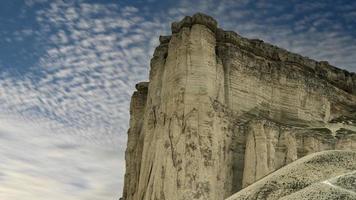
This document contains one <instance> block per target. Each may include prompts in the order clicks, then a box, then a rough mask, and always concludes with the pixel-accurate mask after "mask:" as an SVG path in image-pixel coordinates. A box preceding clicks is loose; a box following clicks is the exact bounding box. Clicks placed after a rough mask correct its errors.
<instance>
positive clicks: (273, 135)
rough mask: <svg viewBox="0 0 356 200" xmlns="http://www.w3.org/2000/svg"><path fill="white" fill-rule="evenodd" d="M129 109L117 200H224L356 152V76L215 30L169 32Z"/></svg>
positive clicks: (194, 21) (179, 26)
mask: <svg viewBox="0 0 356 200" xmlns="http://www.w3.org/2000/svg"><path fill="white" fill-rule="evenodd" d="M149 79H150V80H149V83H139V84H138V85H137V86H136V88H137V91H136V92H135V93H134V95H133V97H132V102H131V111H130V112H131V120H130V129H129V131H128V147H127V151H126V175H125V186H124V193H123V199H125V200H153V199H155V200H165V199H167V200H171V199H177V200H185V199H196V200H203V199H204V200H219V199H225V198H226V197H228V196H230V195H231V194H233V193H235V192H237V191H239V190H240V189H242V188H243V187H246V186H248V185H250V184H252V183H254V182H255V181H257V180H258V179H260V178H262V177H264V176H266V175H267V174H269V173H271V172H273V171H275V170H277V169H279V168H280V167H282V166H284V165H286V164H288V163H291V162H293V161H295V160H297V159H298V158H300V157H303V156H305V155H307V154H310V153H313V152H318V151H323V150H329V149H356V127H355V122H354V121H352V120H354V119H356V116H354V113H355V111H356V75H355V74H354V73H349V72H346V71H344V70H341V69H337V68H335V67H333V66H330V65H329V64H328V63H327V62H317V61H314V60H311V59H309V58H305V57H302V56H300V55H297V54H293V53H290V52H287V51H286V50H283V49H280V48H278V47H275V46H273V45H270V44H266V43H264V42H263V41H260V40H250V39H246V38H243V37H241V36H239V35H237V34H236V33H234V32H229V31H224V30H222V29H219V28H218V26H217V22H216V21H215V20H214V19H213V18H211V17H209V16H206V15H204V14H196V15H194V16H192V17H185V18H184V19H183V20H182V21H180V22H175V23H173V24H172V35H171V36H161V37H160V45H159V46H158V47H157V48H156V50H155V52H154V55H153V58H152V60H151V70H150V76H149Z"/></svg>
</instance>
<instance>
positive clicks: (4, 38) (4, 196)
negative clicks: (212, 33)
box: [0, 0, 356, 200]
mask: <svg viewBox="0 0 356 200" xmlns="http://www.w3.org/2000/svg"><path fill="white" fill-rule="evenodd" d="M196 12H204V13H207V14H209V15H211V16H213V17H214V18H215V19H217V20H218V22H219V26H220V27H222V28H224V29H225V30H233V31H235V32H237V33H238V34H240V35H242V36H244V37H248V38H259V39H262V40H264V41H266V42H269V43H272V44H275V45H277V46H280V47H282V48H285V49H287V50H290V51H292V52H295V53H300V54H302V55H304V56H308V57H310V58H313V59H316V60H327V61H329V63H331V64H332V65H335V66H337V67H339V68H343V69H346V70H349V71H353V72H356V20H355V19H356V1H352V0H338V1H335V0H324V1H302V0H290V1H285V0H268V1H267V0H257V1H253V0H220V1H216V0H204V1H202V0H194V1H191V0H181V1H169V0H165V1H158V0H146V1H143V0H137V1H135V0H97V1H94V0H1V1H0V199H1V200H48V199H51V200H63V199H65V200H93V199H95V200H104V199H105V200H115V199H118V198H119V197H120V196H121V193H122V187H123V176H124V172H125V163H124V152H125V147H126V146H125V145H126V140H127V129H128V121H129V104H130V96H131V94H132V93H133V91H134V86H135V83H137V82H139V81H145V80H147V78H148V72H149V60H150V58H151V56H152V54H153V50H154V48H155V47H156V46H157V44H158V37H159V35H167V34H170V23H171V22H173V21H177V20H180V19H181V18H182V17H183V16H185V15H192V14H194V13H196Z"/></svg>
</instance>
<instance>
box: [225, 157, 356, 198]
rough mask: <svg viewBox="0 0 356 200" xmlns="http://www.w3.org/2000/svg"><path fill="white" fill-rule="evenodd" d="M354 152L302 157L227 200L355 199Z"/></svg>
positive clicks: (355, 165)
mask: <svg viewBox="0 0 356 200" xmlns="http://www.w3.org/2000/svg"><path fill="white" fill-rule="evenodd" d="M355 160H356V151H323V152H319V153H314V154H311V155H308V156H306V157H303V158H301V159H299V160H297V161H295V162H293V163H291V164H289V165H287V166H286V167H283V168H281V169H280V170H278V171H276V172H274V173H272V174H270V175H268V176H266V177H264V178H263V179H261V180H259V181H257V182H256V183H254V184H252V185H250V186H249V187H247V188H245V189H243V190H241V191H240V192H238V193H237V194H235V195H233V196H232V197H230V198H228V199H227V200H312V199H323V200H335V199H345V200H353V199H356V192H355V189H356V187H355V186H356V185H355V182H354V181H355V174H356V164H355V162H354V161H355Z"/></svg>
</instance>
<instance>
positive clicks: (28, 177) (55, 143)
mask: <svg viewBox="0 0 356 200" xmlns="http://www.w3.org/2000/svg"><path fill="white" fill-rule="evenodd" d="M0 121H1V124H0V143H1V144H3V143H5V144H6V145H1V146H0V151H1V154H0V159H1V165H0V171H1V174H0V184H1V187H0V199H4V200H7V199H15V200H16V199H68V200H71V199H73V200H77V199H93V198H95V199H98V200H100V199H103V200H104V199H105V200H106V199H114V198H117V197H118V196H117V195H119V194H118V193H117V194H115V192H113V191H114V190H112V189H113V188H116V187H120V185H121V184H122V183H121V180H120V179H116V180H112V178H111V177H113V176H114V177H115V176H120V173H122V172H121V171H123V170H124V166H123V157H121V156H120V154H118V152H119V150H113V149H107V148H100V147H99V146H92V145H88V144H78V143H77V141H78V140H79V141H80V137H78V138H76V137H73V136H66V135H56V134H55V133H53V130H47V129H46V128H45V127H41V125H40V124H33V123H28V122H27V120H23V121H22V120H19V119H18V118H17V117H15V118H11V117H10V116H9V115H6V116H0ZM73 147H74V148H73ZM113 169H117V170H115V171H114V170H113Z"/></svg>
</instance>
